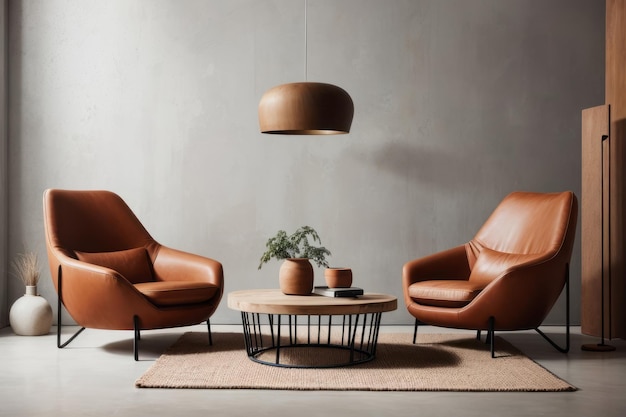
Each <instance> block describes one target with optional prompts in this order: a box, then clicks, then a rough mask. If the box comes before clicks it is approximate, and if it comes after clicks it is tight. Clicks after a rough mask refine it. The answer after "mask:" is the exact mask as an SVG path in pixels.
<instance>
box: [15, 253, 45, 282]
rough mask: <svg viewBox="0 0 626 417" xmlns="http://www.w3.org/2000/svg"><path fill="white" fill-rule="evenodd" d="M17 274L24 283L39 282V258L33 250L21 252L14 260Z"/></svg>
mask: <svg viewBox="0 0 626 417" xmlns="http://www.w3.org/2000/svg"><path fill="white" fill-rule="evenodd" d="M13 267H14V268H15V274H16V275H17V277H18V278H19V279H20V280H22V282H23V283H24V285H26V286H27V287H28V286H35V285H37V283H38V282H39V274H40V271H39V260H38V259H37V254H35V253H33V252H26V253H20V254H18V255H17V257H16V258H15V259H14V261H13Z"/></svg>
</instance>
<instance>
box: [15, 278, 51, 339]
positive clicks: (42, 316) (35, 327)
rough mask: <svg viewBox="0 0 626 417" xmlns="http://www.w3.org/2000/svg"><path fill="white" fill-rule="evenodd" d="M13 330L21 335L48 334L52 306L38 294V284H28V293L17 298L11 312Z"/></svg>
mask: <svg viewBox="0 0 626 417" xmlns="http://www.w3.org/2000/svg"><path fill="white" fill-rule="evenodd" d="M9 323H10V324H11V329H13V332H14V333H15V334H17V335H20V336H40V335H44V334H48V333H49V332H50V327H51V326H52V307H50V303H48V300H46V299H45V298H43V297H42V296H40V295H38V294H37V286H36V285H33V286H30V285H28V286H26V294H24V295H23V296H22V297H20V298H18V299H17V300H15V303H13V305H12V306H11V311H10V312H9Z"/></svg>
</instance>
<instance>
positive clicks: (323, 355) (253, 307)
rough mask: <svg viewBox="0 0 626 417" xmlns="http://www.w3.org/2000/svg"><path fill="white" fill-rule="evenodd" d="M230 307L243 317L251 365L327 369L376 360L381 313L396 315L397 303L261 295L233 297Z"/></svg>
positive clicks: (384, 298)
mask: <svg viewBox="0 0 626 417" xmlns="http://www.w3.org/2000/svg"><path fill="white" fill-rule="evenodd" d="M228 307H229V308H231V309H233V310H238V311H241V319H242V324H243V333H244V342H245V345H246V351H247V354H248V357H249V358H250V359H251V360H253V361H255V362H259V363H262V364H266V365H273V366H282V367H290V368H329V367H337V366H347V365H356V364H359V363H363V362H368V361H371V360H372V359H374V358H375V356H376V344H377V342H378V333H379V329H380V320H381V316H382V313H384V312H386V311H393V310H395V309H396V308H397V299H396V297H394V296H392V295H386V294H368V293H366V294H364V295H360V296H358V297H325V296H322V295H317V294H311V295H307V296H299V295H285V294H283V293H282V292H281V291H280V290H278V289H275V290H274V289H272V290H266V289H263V290H243V291H234V292H231V293H229V294H228ZM303 348H306V349H303ZM319 349H322V350H319ZM331 350H332V351H331ZM304 352H306V354H304Z"/></svg>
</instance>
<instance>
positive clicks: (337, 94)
mask: <svg viewBox="0 0 626 417" xmlns="http://www.w3.org/2000/svg"><path fill="white" fill-rule="evenodd" d="M353 116H354V103H353V102H352V98H351V97H350V95H349V94H348V93H347V92H346V91H345V90H344V89H343V88H340V87H337V86H336V85H332V84H325V83H314V82H299V83H290V84H281V85H278V86H276V87H273V88H271V89H269V90H267V91H266V92H265V94H263V97H262V98H261V101H260V103H259V126H260V128H261V133H270V134H278V135H336V134H342V133H349V132H350V126H351V125H352V117H353Z"/></svg>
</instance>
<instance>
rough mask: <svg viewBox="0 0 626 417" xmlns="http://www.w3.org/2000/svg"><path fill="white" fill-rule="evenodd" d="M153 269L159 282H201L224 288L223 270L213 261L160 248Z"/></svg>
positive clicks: (218, 263) (219, 264)
mask: <svg viewBox="0 0 626 417" xmlns="http://www.w3.org/2000/svg"><path fill="white" fill-rule="evenodd" d="M153 267H154V276H155V278H156V279H157V280H159V281H201V282H209V283H211V284H213V285H215V286H217V287H219V288H221V289H222V290H223V288H224V270H223V267H222V264H221V263H220V262H218V261H216V260H215V259H211V258H206V257H204V256H200V255H195V254H192V253H188V252H183V251H180V250H177V249H172V248H168V247H166V246H161V248H160V249H159V251H158V253H157V256H156V258H155V259H154V261H153Z"/></svg>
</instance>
